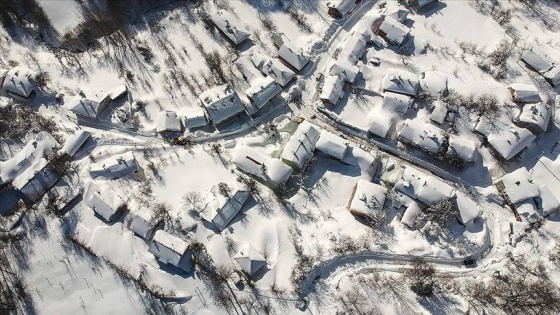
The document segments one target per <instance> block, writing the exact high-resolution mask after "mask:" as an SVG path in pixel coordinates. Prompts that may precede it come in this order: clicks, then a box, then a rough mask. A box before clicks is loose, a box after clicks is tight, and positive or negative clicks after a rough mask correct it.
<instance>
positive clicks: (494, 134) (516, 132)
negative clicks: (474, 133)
mask: <svg viewBox="0 0 560 315" xmlns="http://www.w3.org/2000/svg"><path fill="white" fill-rule="evenodd" d="M484 121H485V120H484V119H481V120H480V122H479V125H480V124H481V123H482V122H484ZM480 128H482V129H484V128H483V127H480ZM478 129H479V126H478V125H477V130H478ZM506 129H507V130H496V129H490V130H489V131H490V133H489V134H488V135H487V138H488V143H489V144H490V145H491V146H492V147H493V148H494V149H495V150H496V151H497V152H498V153H499V154H500V155H501V156H502V157H503V158H504V159H506V160H509V159H511V158H513V157H514V156H516V155H517V154H519V152H521V151H522V150H523V149H525V148H526V147H527V146H529V145H530V144H531V143H532V142H533V140H535V138H536V136H535V135H534V134H532V133H531V132H530V131H529V130H527V129H525V128H519V127H517V126H515V125H510V126H509V127H507V128H506Z"/></svg>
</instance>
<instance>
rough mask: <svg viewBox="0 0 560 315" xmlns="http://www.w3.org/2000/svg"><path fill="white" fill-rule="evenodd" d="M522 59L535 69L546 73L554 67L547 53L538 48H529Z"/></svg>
mask: <svg viewBox="0 0 560 315" xmlns="http://www.w3.org/2000/svg"><path fill="white" fill-rule="evenodd" d="M521 60H522V61H523V62H525V63H526V64H527V65H529V66H530V67H531V68H532V69H533V70H535V71H537V72H538V73H540V74H544V73H545V72H547V71H548V70H550V69H551V68H552V63H551V62H550V60H548V58H546V55H545V54H544V53H543V52H542V51H540V50H538V49H533V48H532V49H529V50H527V51H526V52H525V53H523V55H522V56H521Z"/></svg>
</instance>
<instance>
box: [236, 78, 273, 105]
mask: <svg viewBox="0 0 560 315" xmlns="http://www.w3.org/2000/svg"><path fill="white" fill-rule="evenodd" d="M280 92H282V87H281V86H280V85H279V84H278V83H277V82H276V81H274V79H273V78H271V77H269V76H267V77H263V78H261V79H259V80H254V81H253V83H252V84H251V86H250V87H249V88H248V89H247V90H246V91H245V94H247V96H248V97H249V99H250V100H251V104H253V105H254V106H255V107H256V108H257V110H258V109H261V108H263V107H264V106H265V105H266V104H268V102H269V101H270V100H272V98H273V97H275V96H276V95H278V93H280Z"/></svg>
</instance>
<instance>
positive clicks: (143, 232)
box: [124, 208, 163, 240]
mask: <svg viewBox="0 0 560 315" xmlns="http://www.w3.org/2000/svg"><path fill="white" fill-rule="evenodd" d="M124 226H125V227H126V228H127V229H129V230H131V231H132V232H134V234H136V235H138V236H139V237H141V238H143V239H145V240H149V239H151V238H152V236H153V235H154V233H155V231H156V230H157V229H159V228H161V227H162V226H163V220H157V219H156V218H155V217H154V214H153V212H151V211H148V210H147V209H142V208H141V209H135V210H134V211H131V213H129V214H128V215H127V216H126V218H125V219H124Z"/></svg>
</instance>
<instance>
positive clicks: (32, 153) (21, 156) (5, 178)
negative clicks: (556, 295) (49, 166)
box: [0, 131, 57, 185]
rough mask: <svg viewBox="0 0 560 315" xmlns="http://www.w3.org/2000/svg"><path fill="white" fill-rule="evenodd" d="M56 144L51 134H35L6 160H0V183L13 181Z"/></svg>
mask: <svg viewBox="0 0 560 315" xmlns="http://www.w3.org/2000/svg"><path fill="white" fill-rule="evenodd" d="M56 146H57V143H56V140H55V139H54V138H53V136H52V135H51V134H50V133H48V132H45V131H41V132H39V133H37V134H36V135H35V137H34V138H33V140H31V141H29V142H28V143H27V144H26V145H25V147H24V148H23V149H22V150H21V151H19V152H18V153H17V154H16V155H14V156H13V157H12V158H10V159H9V160H6V161H0V185H2V184H5V183H9V182H12V181H14V180H15V179H16V178H17V177H18V176H19V175H21V174H22V173H23V172H24V171H25V170H26V169H27V168H29V167H30V166H31V165H33V164H34V163H35V162H36V161H38V160H40V159H41V158H44V157H46V156H47V154H48V153H49V152H51V151H52V150H53V149H54V148H55V147H56Z"/></svg>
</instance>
